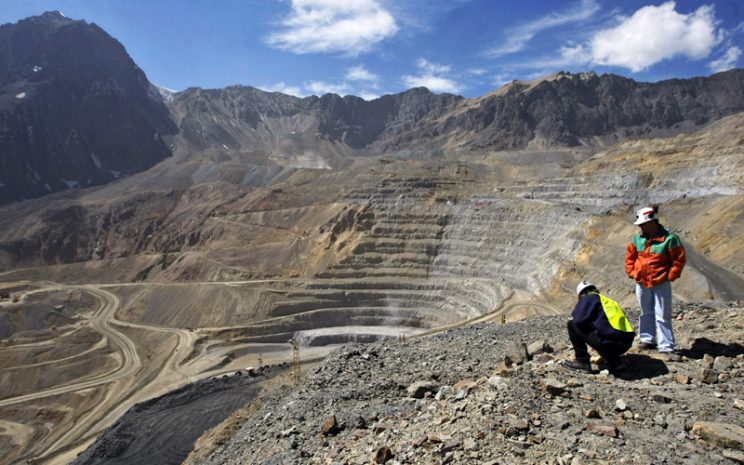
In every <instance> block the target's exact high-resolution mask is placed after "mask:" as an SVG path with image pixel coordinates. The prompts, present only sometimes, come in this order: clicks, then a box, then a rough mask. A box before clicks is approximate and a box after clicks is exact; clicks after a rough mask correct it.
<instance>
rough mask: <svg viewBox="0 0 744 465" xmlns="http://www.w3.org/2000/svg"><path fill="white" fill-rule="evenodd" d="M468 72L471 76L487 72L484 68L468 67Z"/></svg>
mask: <svg viewBox="0 0 744 465" xmlns="http://www.w3.org/2000/svg"><path fill="white" fill-rule="evenodd" d="M468 73H470V74H472V75H473V76H483V75H484V74H486V73H488V70H487V69H485V68H470V69H468Z"/></svg>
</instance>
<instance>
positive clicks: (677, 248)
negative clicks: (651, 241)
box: [668, 235, 687, 281]
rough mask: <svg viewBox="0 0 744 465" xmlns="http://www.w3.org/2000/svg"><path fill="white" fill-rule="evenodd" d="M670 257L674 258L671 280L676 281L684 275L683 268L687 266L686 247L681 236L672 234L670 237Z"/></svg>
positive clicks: (670, 273) (670, 271) (670, 270)
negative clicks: (680, 238)
mask: <svg viewBox="0 0 744 465" xmlns="http://www.w3.org/2000/svg"><path fill="white" fill-rule="evenodd" d="M668 251H669V257H670V258H671V259H672V266H671V267H670V268H669V277H668V279H669V281H674V280H676V279H678V278H679V277H680V276H681V275H682V269H683V268H684V267H685V263H686V262H687V257H686V255H685V247H684V246H683V245H682V241H680V240H679V237H677V236H675V235H672V236H671V237H670V238H669V249H668Z"/></svg>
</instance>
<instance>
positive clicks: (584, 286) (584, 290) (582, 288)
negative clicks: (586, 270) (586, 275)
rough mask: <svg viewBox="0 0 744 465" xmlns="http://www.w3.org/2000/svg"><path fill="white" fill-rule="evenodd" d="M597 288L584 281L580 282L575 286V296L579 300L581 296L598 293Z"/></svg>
mask: <svg viewBox="0 0 744 465" xmlns="http://www.w3.org/2000/svg"><path fill="white" fill-rule="evenodd" d="M598 291H599V290H598V289H597V286H595V285H594V284H592V283H590V282H589V281H587V280H586V279H584V280H583V281H581V282H580V283H579V284H577V285H576V296H577V297H578V298H579V299H580V298H582V297H583V296H585V295H587V294H589V293H590V292H598Z"/></svg>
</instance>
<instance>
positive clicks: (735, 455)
mask: <svg viewBox="0 0 744 465" xmlns="http://www.w3.org/2000/svg"><path fill="white" fill-rule="evenodd" d="M722 455H723V456H724V457H726V458H727V459H729V460H731V461H733V462H736V463H744V452H740V451H738V450H729V449H724V450H723V453H722Z"/></svg>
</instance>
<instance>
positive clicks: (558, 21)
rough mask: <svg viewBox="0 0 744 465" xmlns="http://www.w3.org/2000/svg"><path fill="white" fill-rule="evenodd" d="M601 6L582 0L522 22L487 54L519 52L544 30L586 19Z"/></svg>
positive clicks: (593, 1) (498, 54) (497, 55)
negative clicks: (557, 11)
mask: <svg viewBox="0 0 744 465" xmlns="http://www.w3.org/2000/svg"><path fill="white" fill-rule="evenodd" d="M599 9H600V7H599V5H598V4H597V2H596V0H581V3H580V4H579V5H577V6H576V7H574V8H571V9H570V10H567V11H564V12H560V13H551V14H549V15H546V16H543V17H542V18H539V19H536V20H534V21H530V22H528V23H525V24H522V25H521V26H518V27H516V28H514V29H510V30H508V31H507V34H508V36H509V37H508V38H507V39H506V42H505V43H504V44H502V45H500V46H498V47H495V48H492V49H491V50H488V51H487V52H486V54H487V55H488V56H491V57H500V56H503V55H508V54H510V53H515V52H518V51H520V50H522V49H524V48H525V46H526V45H527V43H528V42H529V41H530V40H532V38H533V37H535V36H536V35H537V34H539V33H541V32H542V31H545V30H548V29H552V28H554V27H558V26H564V25H566V24H571V23H576V22H580V21H584V20H586V19H589V18H591V17H592V16H594V15H595V14H596V13H597V12H598V11H599Z"/></svg>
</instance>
